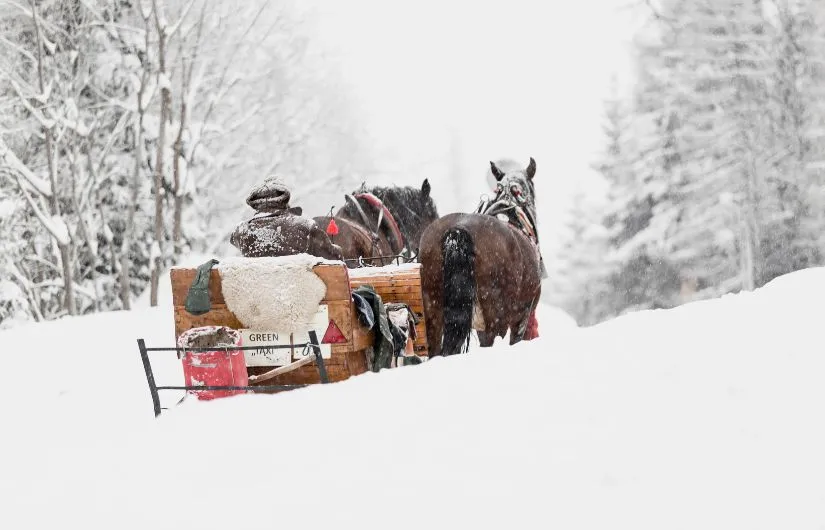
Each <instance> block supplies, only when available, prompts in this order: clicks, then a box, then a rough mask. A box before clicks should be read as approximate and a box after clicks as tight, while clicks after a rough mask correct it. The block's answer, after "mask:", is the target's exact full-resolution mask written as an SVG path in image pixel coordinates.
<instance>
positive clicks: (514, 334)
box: [510, 296, 539, 346]
mask: <svg viewBox="0 0 825 530" xmlns="http://www.w3.org/2000/svg"><path fill="white" fill-rule="evenodd" d="M538 304H539V297H538V296H536V298H535V299H534V300H533V303H532V304H530V309H529V310H528V311H527V313H526V314H524V316H523V317H522V318H521V319H519V320H518V321H516V322H514V323H513V324H512V325H511V326H510V346H512V345H513V344H515V343H517V342H521V341H522V340H532V339H534V338H536V337H537V336H538V329H537V326H538V322H535V326H536V329H533V330H532V332H531V334H530V336H529V338H527V339H524V334H525V333H526V332H527V329H528V328H530V327H531V324H533V321H535V318H536V317H535V313H536V306H537V305H538Z"/></svg>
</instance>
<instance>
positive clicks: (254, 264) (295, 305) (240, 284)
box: [216, 254, 337, 333]
mask: <svg viewBox="0 0 825 530" xmlns="http://www.w3.org/2000/svg"><path fill="white" fill-rule="evenodd" d="M325 262H326V260H324V259H321V258H318V257H315V256H311V255H309V254H296V255H294V256H278V257H267V258H234V257H233V258H224V259H222V260H220V263H219V264H218V265H217V266H216V269H217V270H218V272H219V273H220V275H221V287H222V290H223V297H224V299H225V300H226V306H227V307H228V308H229V310H230V311H232V312H233V313H234V314H235V316H236V317H238V320H240V321H241V323H242V324H243V325H244V326H246V327H247V328H249V329H256V330H267V331H275V332H280V333H289V332H296V333H300V332H305V331H308V330H310V329H311V328H312V325H311V322H312V319H313V317H314V316H315V313H316V312H317V311H318V304H319V303H320V302H321V300H323V298H324V295H326V292H327V286H326V284H324V281H323V280H322V279H321V278H319V277H318V275H317V274H315V273H314V272H313V271H312V267H313V266H314V265H316V264H318V263H325ZM336 263H337V262H336Z"/></svg>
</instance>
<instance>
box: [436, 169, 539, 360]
mask: <svg viewBox="0 0 825 530" xmlns="http://www.w3.org/2000/svg"><path fill="white" fill-rule="evenodd" d="M490 167H491V168H492V171H493V176H494V177H495V179H496V181H497V185H496V196H495V197H494V199H493V200H492V201H489V202H484V203H482V205H481V206H480V207H479V209H478V210H477V213H452V214H449V215H446V216H444V217H442V218H440V219H439V220H438V221H436V222H434V223H432V224H431V225H430V226H429V227H428V228H427V230H425V231H424V234H423V235H422V236H421V253H420V261H421V267H422V271H421V287H422V294H423V298H424V312H425V314H426V317H427V341H428V343H429V349H430V356H431V357H433V356H436V355H453V354H456V353H461V352H464V351H467V349H468V348H469V343H470V334H471V332H472V330H473V329H475V330H476V331H477V332H478V338H479V343H480V345H481V346H482V347H488V346H492V345H493V341H494V340H495V338H496V337H502V338H503V337H504V336H505V334H506V333H507V331H508V330H509V331H510V344H511V345H512V344H515V343H517V342H519V341H521V340H530V339H531V338H535V336H537V335H536V334H535V331H536V330H535V329H534V328H533V326H535V325H536V323H535V316H534V311H535V308H536V305H537V304H538V301H539V297H540V296H541V262H540V260H541V258H540V255H539V251H538V238H537V236H536V213H535V189H534V187H533V177H534V176H535V173H536V162H535V160H533V159H532V158H531V159H530V164H529V165H528V166H527V168H526V169H511V170H508V171H507V172H506V173H505V172H504V171H502V170H501V169H499V167H498V166H496V164H494V163H493V162H490ZM528 325H529V326H528ZM528 327H530V328H531V329H530V332H529V333H527V335H526V334H525V333H526V332H527V331H528ZM442 340H443V342H442Z"/></svg>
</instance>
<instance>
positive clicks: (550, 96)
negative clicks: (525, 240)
mask: <svg viewBox="0 0 825 530" xmlns="http://www.w3.org/2000/svg"><path fill="white" fill-rule="evenodd" d="M313 1H314V2H315V3H316V4H317V6H318V10H319V12H320V21H319V24H320V27H319V29H320V31H321V33H322V35H323V36H324V38H325V39H326V40H327V41H328V43H329V44H331V45H332V46H333V47H334V49H335V50H336V52H337V54H338V56H339V59H340V64H341V68H342V69H343V70H344V72H345V75H346V77H347V79H348V80H349V82H350V83H351V84H352V85H353V86H354V87H355V88H356V91H357V93H358V95H359V96H360V98H361V99H362V100H363V103H364V106H365V111H366V112H367V114H368V116H367V117H368V119H369V122H370V123H371V129H372V132H373V134H374V136H375V138H376V141H377V142H378V146H379V147H380V148H381V152H382V153H383V155H382V161H381V164H380V166H381V168H382V169H383V170H385V171H386V173H384V175H382V176H381V177H380V178H381V179H384V180H385V181H386V182H385V183H391V182H395V183H397V184H413V183H420V182H421V181H422V180H423V178H424V177H429V178H430V180H431V182H432V184H433V193H434V195H435V198H436V200H437V202H438V206H439V210H440V213H442V214H445V213H449V212H450V211H456V210H463V211H466V210H469V209H472V208H473V207H475V205H476V203H477V201H478V197H479V194H480V193H483V192H484V191H485V190H486V182H485V181H484V174H485V172H486V171H487V168H488V167H489V162H488V161H489V160H495V159H497V158H501V157H511V158H515V159H516V160H519V161H522V162H523V163H525V164H526V163H527V161H528V160H529V157H530V156H533V157H534V158H535V159H536V162H537V165H538V172H537V176H536V178H537V179H538V180H537V193H538V194H539V198H538V200H539V209H540V214H539V216H540V218H539V222H540V225H541V227H542V234H543V236H544V237H545V243H546V244H547V243H549V244H550V245H552V241H551V240H552V236H550V233H551V232H555V231H556V228H557V225H558V224H559V223H560V222H561V215H562V214H563V209H564V208H565V207H566V206H567V205H568V200H569V197H570V195H571V193H572V191H573V190H574V189H575V187H576V185H577V184H579V185H586V186H588V189H590V187H591V186H592V185H591V181H592V178H593V177H592V172H591V170H590V169H589V164H590V163H591V162H592V161H593V160H594V156H595V155H596V153H597V152H598V150H599V149H600V148H601V145H602V144H601V142H602V133H601V123H602V111H603V107H602V101H603V99H604V98H605V97H606V96H607V95H608V93H609V86H610V78H611V75H612V74H613V73H618V74H619V75H620V76H621V79H622V80H626V79H627V78H628V72H629V55H628V51H629V47H628V42H629V39H630V37H631V31H632V30H631V24H632V23H633V21H634V20H635V19H634V18H633V15H632V14H629V13H628V11H627V10H620V9H619V8H620V7H622V6H627V5H628V4H629V3H632V2H633V1H634V0H576V1H571V2H556V1H551V0H544V1H528V0H507V1H496V2H483V1H458V0H417V1H415V2H396V1H390V0H383V1H382V0H346V1H343V0H313ZM634 12H635V13H636V14H638V13H639V11H638V9H637V10H635V11H634ZM636 19H638V17H636ZM451 141H452V145H453V147H454V149H456V150H458V152H460V157H459V158H460V163H459V164H457V165H454V166H453V167H452V168H451V167H450V166H449V165H447V164H446V163H445V162H446V160H445V158H444V157H445V155H446V154H447V153H448V152H449V149H450V148H451V147H450V146H451ZM456 172H459V173H461V175H459V176H458V178H456V176H455V175H449V173H456ZM448 175H449V176H448ZM378 179H379V177H375V178H373V180H372V182H375V183H378V182H376V181H377V180H378ZM456 182H458V183H459V184H458V185H456V184H455V183H456ZM468 182H472V183H473V184H476V183H477V185H475V186H473V185H468V184H467V183H468ZM594 189H595V190H598V188H594ZM595 192H596V193H597V192H598V191H595ZM546 250H549V249H546Z"/></svg>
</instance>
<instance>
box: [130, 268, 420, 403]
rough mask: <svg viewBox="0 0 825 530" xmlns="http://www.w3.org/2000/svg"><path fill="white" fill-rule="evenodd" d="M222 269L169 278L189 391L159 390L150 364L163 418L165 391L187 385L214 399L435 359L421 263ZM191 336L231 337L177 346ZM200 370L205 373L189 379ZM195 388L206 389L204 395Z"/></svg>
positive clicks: (180, 272)
mask: <svg viewBox="0 0 825 530" xmlns="http://www.w3.org/2000/svg"><path fill="white" fill-rule="evenodd" d="M224 263H225V264H226V263H228V265H223V264H222V263H221V261H218V260H213V262H212V264H210V263H207V264H204V265H202V266H201V267H199V268H191V267H176V268H173V269H172V270H171V271H170V280H171V284H172V304H173V312H174V320H175V341H176V344H178V347H177V348H169V349H172V350H174V351H177V352H178V356H179V358H180V359H181V361H182V363H183V366H184V376H185V379H186V385H184V386H179V387H160V386H157V385H155V384H154V381H153V379H154V377H153V375H152V374H151V365H149V366H147V367H146V368H147V379H149V386H150V390H151V391H152V393H153V400H154V401H155V408H156V414H159V410H158V406H159V404H158V398H157V390H158V389H161V390H162V389H167V388H174V389H178V390H181V389H184V388H188V391H190V392H191V393H197V394H198V395H199V396H206V398H207V399H210V398H212V397H222V396H224V395H231V394H234V393H245V392H266V393H269V392H279V391H283V390H288V389H291V388H297V387H300V386H305V385H311V384H318V383H326V382H337V381H343V380H345V379H348V378H350V377H353V376H356V375H359V374H363V373H365V372H367V371H379V370H380V369H382V368H394V367H396V366H400V365H402V364H416V363H418V362H422V361H423V360H426V359H427V357H428V353H429V352H428V347H427V340H426V337H427V334H426V321H425V318H424V308H423V302H422V294H421V270H420V267H421V266H420V264H417V263H408V264H403V265H386V266H383V267H364V268H359V269H349V268H348V267H347V266H346V265H345V264H344V263H342V262H340V261H327V260H323V259H321V258H315V257H313V256H309V255H306V254H304V255H297V256H285V257H278V258H232V259H230V260H226V261H225V262H224ZM312 263H314V264H312ZM222 267H223V268H222ZM316 300H317V303H314V304H312V305H313V306H314V307H312V308H310V302H314V301H316ZM195 306H198V307H195ZM279 306H282V307H280V308H279ZM284 308H286V309H284ZM382 316H383V318H381V317H382ZM370 317H371V318H370ZM291 318H294V319H295V322H293V321H291V320H290V319H291ZM193 330H205V332H209V330H214V333H219V332H220V330H225V333H231V334H233V335H232V337H233V338H234V339H233V341H231V343H230V344H226V342H227V341H226V340H224V341H223V342H224V343H223V344H220V345H216V344H218V343H217V342H215V343H210V344H209V346H211V347H212V349H211V350H210V349H209V348H208V347H207V348H198V347H194V346H192V344H188V346H189V347H187V345H186V344H182V343H181V342H180V341H181V340H182V338H184V339H187V338H188V334H190V333H191V332H192V331H193ZM310 337H312V339H311V338H310ZM213 342H214V341H213ZM198 345H200V344H198ZM141 348H142V353H143V354H144V356H146V354H145V353H144V352H143V349H146V350H149V351H151V350H157V348H145V345H143V346H142V347H141ZM199 349H202V350H205V351H207V352H212V353H215V352H217V354H220V355H218V360H217V361H216V360H215V359H212V358H210V359H208V360H207V361H208V362H204V361H202V360H198V359H197V357H196V356H197V355H199V354H202V353H201V352H200V351H197V350H199ZM239 353H240V356H239ZM221 355H223V357H221ZM232 356H234V357H232ZM193 359H194V361H195V362H194V364H195V366H192V364H193ZM221 359H226V360H225V361H221ZM230 359H231V363H230ZM146 362H147V361H146V360H144V364H146ZM239 363H240V364H239ZM204 366H207V368H205V369H204V368H203V367H204ZM239 366H240V367H241V368H240V369H239ZM198 370H200V372H199V373H202V374H206V375H205V376H198V377H200V379H198V377H194V376H192V373H195V372H196V371H198ZM221 370H223V372H221ZM241 370H242V371H243V372H244V373H239V371H241ZM230 372H231V374H230ZM216 374H217V375H216ZM209 377H215V378H217V381H218V383H222V384H214V382H215V381H212V382H210V381H209V380H208V379H209ZM239 383H241V384H239ZM198 385H203V388H208V389H209V390H204V391H200V392H199V391H198V390H197V388H195V387H198ZM223 387H227V388H226V389H223V390H221V389H222V388H223ZM230 387H232V388H230ZM210 392H211V393H210Z"/></svg>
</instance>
